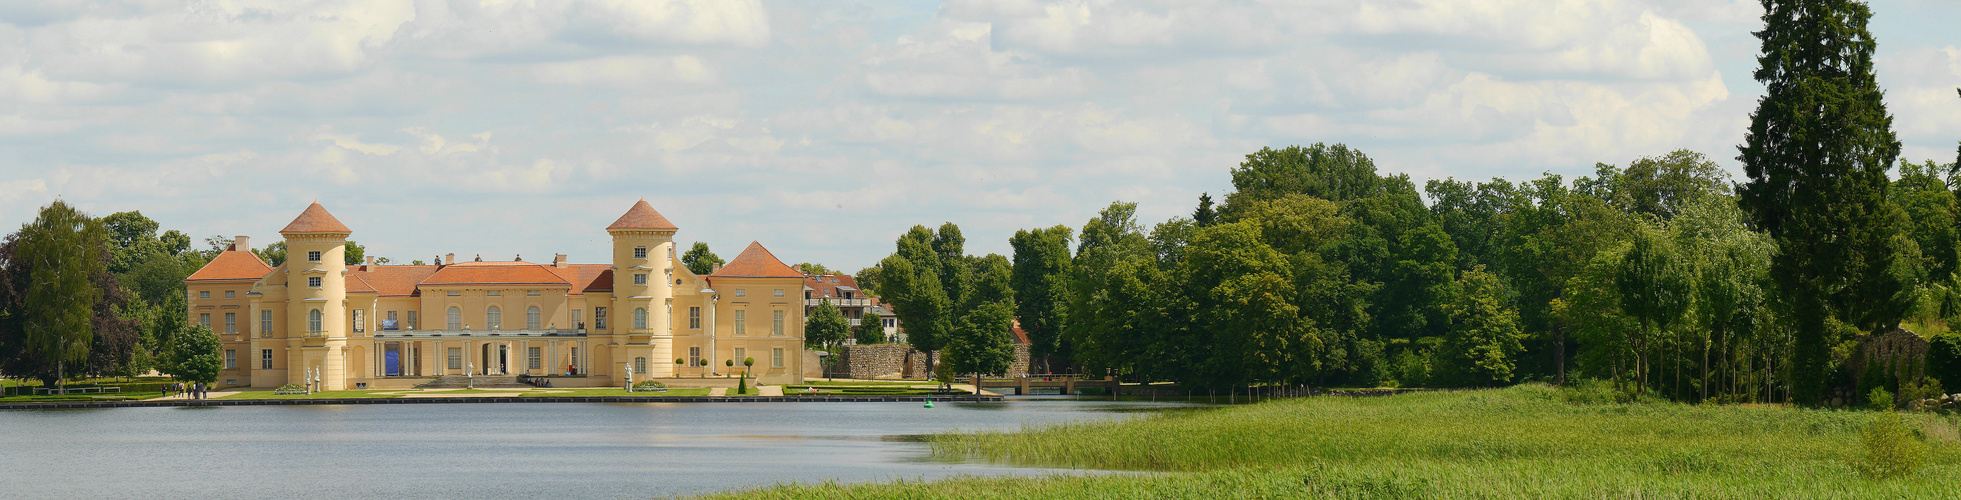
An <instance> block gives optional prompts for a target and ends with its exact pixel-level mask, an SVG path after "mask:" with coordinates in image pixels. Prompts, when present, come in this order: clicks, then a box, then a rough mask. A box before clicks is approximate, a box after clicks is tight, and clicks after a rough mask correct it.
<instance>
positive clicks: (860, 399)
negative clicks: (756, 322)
mask: <svg viewBox="0 0 1961 500" xmlns="http://www.w3.org/2000/svg"><path fill="white" fill-rule="evenodd" d="M927 398H928V396H564V397H551V396H533V397H519V396H493V397H480V396H458V397H441V398H329V399H192V400H183V399H177V400H141V401H49V402H39V403H25V402H23V403H0V410H52V409H80V408H151V407H205V406H299V405H309V406H312V405H385V404H470V403H478V404H480V403H924V402H926V401H927ZM932 400H933V401H940V402H960V403H994V402H1001V401H1005V400H1006V398H1004V397H1002V396H998V395H976V394H953V395H947V396H933V397H932Z"/></svg>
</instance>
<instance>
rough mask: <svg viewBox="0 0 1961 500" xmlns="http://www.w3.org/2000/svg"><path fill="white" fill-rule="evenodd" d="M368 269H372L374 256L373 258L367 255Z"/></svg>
mask: <svg viewBox="0 0 1961 500" xmlns="http://www.w3.org/2000/svg"><path fill="white" fill-rule="evenodd" d="M368 267H374V256H373V255H369V256H368Z"/></svg>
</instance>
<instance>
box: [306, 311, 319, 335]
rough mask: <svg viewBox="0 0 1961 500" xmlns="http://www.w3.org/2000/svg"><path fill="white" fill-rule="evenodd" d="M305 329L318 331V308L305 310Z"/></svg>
mask: <svg viewBox="0 0 1961 500" xmlns="http://www.w3.org/2000/svg"><path fill="white" fill-rule="evenodd" d="M306 331H309V332H317V331H320V310H319V309H314V310H311V311H307V312H306Z"/></svg>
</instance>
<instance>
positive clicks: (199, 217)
mask: <svg viewBox="0 0 1961 500" xmlns="http://www.w3.org/2000/svg"><path fill="white" fill-rule="evenodd" d="M1871 6H1872V9H1873V11H1874V15H1873V19H1872V22H1871V25H1870V30H1871V31H1872V33H1873V35H1874V37H1875V38H1876V39H1877V40H1878V42H1879V46H1878V47H1879V48H1878V52H1877V55H1876V56H1875V60H1876V67H1877V71H1878V78H1879V81H1880V84H1881V85H1882V86H1883V87H1884V88H1885V90H1886V100H1887V105H1888V107H1889V111H1891V112H1892V113H1893V114H1894V116H1895V120H1894V129H1895V131H1896V132H1897V133H1898V134H1899V137H1900V140H1901V141H1902V142H1903V143H1904V146H1905V150H1904V152H1905V154H1904V155H1903V159H1905V160H1909V161H1914V162H1918V161H1921V160H1926V159H1934V160H1937V161H1939V162H1942V163H1945V162H1949V161H1954V159H1955V148H1956V141H1957V140H1958V139H1961V98H1957V96H1956V94H1955V90H1954V89H1955V88H1956V87H1957V86H1961V48H1957V46H1961V30H1957V29H1955V28H1954V25H1953V21H1954V20H1956V19H1961V2H1955V1H1952V0H1877V1H1874V2H1872V4H1871ZM1761 15H1762V7H1761V6H1760V4H1759V3H1758V2H1756V1H1754V0H1748V1H1727V2H1726V1H1722V0H1645V1H1640V0H1475V1H1473V0H1325V1H1276V2H1262V1H1216V2H1215V1H1192V2H1158V1H1125V2H1111V1H1087V2H1085V1H1059V2H1047V1H1035V0H978V1H974V0H955V1H946V2H896V1H893V2H888V1H880V2H859V1H849V0H812V1H754V0H749V1H744V0H695V1H691V0H672V1H662V0H615V1H593V2H555V1H544V0H537V1H506V0H420V1H413V2H410V1H402V0H373V1H367V0H347V1H288V0H279V1H250V0H240V1H189V2H185V1H106V0H105V1H59V0H48V1H34V2H5V3H0V227H6V228H12V227H15V226H14V225H15V224H22V223H26V222H28V221H29V220H31V219H32V218H33V217H34V214H35V211H36V210H37V209H38V208H39V207H42V206H45V205H46V204H48V203H49V202H51V201H53V200H56V199H61V200H64V201H66V202H68V203H70V204H73V205H76V206H78V207H80V208H81V209H82V210H84V211H86V212H89V213H91V214H94V215H97V216H105V215H108V214H111V213H115V212H121V211H130V210H140V211H141V212H142V213H143V214H144V215H147V216H149V217H151V218H153V219H156V220H157V221H158V222H160V223H161V224H162V226H163V228H165V229H177V230H181V231H184V232H186V233H189V234H191V235H193V236H194V238H199V239H201V238H202V237H204V236H210V235H224V236H233V235H246V236H251V237H252V238H253V243H254V244H255V245H257V246H264V245H265V244H267V243H270V242H272V241H276V240H277V239H278V234H277V231H278V230H279V229H280V228H281V227H284V226H285V225H286V224H287V223H288V222H290V221H291V220H292V218H293V217H295V216H297V215H298V214H299V213H300V211H301V210H303V209H305V207H306V206H307V204H308V203H311V202H314V201H318V202H320V203H321V204H322V205H324V206H326V208H327V209H328V210H329V211H330V212H332V213H333V214H334V215H335V216H336V217H338V218H339V219H340V220H341V221H342V222H343V223H345V224H346V225H347V226H348V227H350V228H352V229H353V231H354V233H353V235H352V239H354V240H356V241H358V242H360V243H361V244H363V245H365V246H366V247H367V249H368V253H369V254H371V255H378V256H383V257H387V258H389V259H391V260H392V261H394V262H395V263H408V262H409V261H411V260H415V259H421V260H430V259H432V258H433V257H434V256H436V255H439V254H444V253H455V254H457V255H459V256H461V257H463V258H465V259H469V258H473V257H475V256H482V257H483V258H484V259H485V260H510V259H513V258H516V257H519V256H522V258H523V259H525V260H529V261H534V262H537V261H547V262H548V261H549V260H550V259H551V256H552V254H554V253H563V254H568V255H569V256H570V259H571V260H572V261H573V262H585V263H603V262H605V261H606V259H608V258H609V240H608V237H607V236H606V233H605V231H604V228H605V227H606V226H607V225H608V224H611V223H612V222H613V220H614V219H615V218H617V217H619V216H620V214H622V213H624V212H625V211H626V210H627V209H628V208H629V207H631V206H632V205H633V203H634V202H635V201H636V200H639V199H642V198H645V199H646V200H647V201H648V202H650V203H652V204H653V206H654V207H655V208H656V209H657V210H659V211H660V212H661V213H662V214H664V215H666V216H667V218H668V219H670V220H672V221H673V222H674V223H675V224H676V225H678V226H680V228H681V229H680V232H679V234H677V236H676V240H677V242H679V244H680V245H681V246H682V247H683V248H686V246H687V245H688V244H690V243H692V242H695V241H703V242H707V243H708V244H709V245H710V247H711V248H713V249H714V250H715V251H716V252H717V253H718V254H720V255H721V256H722V257H723V258H725V259H727V258H733V257H734V256H735V254H736V253H738V252H740V251H741V250H742V248H743V247H744V246H746V245H748V244H749V242H751V241H759V242H761V243H762V244H763V245H764V246H765V247H767V248H769V249H770V250H771V251H772V252H773V253H774V254H775V255H776V256H777V257H778V258H780V259H782V260H783V261H785V262H787V263H790V264H795V263H798V262H816V263H820V264H824V265H826V266H829V267H831V268H834V269H839V270H842V271H845V272H852V271H856V270H857V269H859V268H861V267H864V266H869V265H872V264H874V263H876V262H877V261H878V260H879V259H881V258H883V257H884V256H886V255H889V254H890V253H892V250H893V241H894V240H895V239H896V238H897V237H898V236H899V235H900V234H902V233H904V232H905V231H906V230H907V228H910V227H911V226H913V225H916V224H925V225H928V226H929V227H937V226H939V225H940V224H941V223H944V222H953V223H955V224H958V225H959V226H960V228H961V230H962V233H963V234H964V235H965V237H966V239H967V247H966V248H967V251H968V253H972V254H976V255H979V254H986V253H1000V254H1003V255H1009V254H1010V253H1011V249H1010V248H1009V246H1008V244H1007V239H1008V237H1009V236H1011V235H1012V234H1013V233H1014V232H1015V231H1016V230H1018V229H1025V228H1034V227H1048V226H1053V225H1057V224H1061V225H1067V226H1070V227H1081V226H1082V224H1083V222H1084V221H1086V220H1088V219H1089V218H1091V217H1093V216H1094V215H1095V213H1096V211H1097V210H1099V209H1101V208H1102V207H1104V206H1106V205H1108V204H1109V203H1110V202H1112V201H1119V200H1121V201H1130V202H1136V203H1138V204H1139V208H1138V213H1139V216H1140V219H1142V220H1143V222H1145V224H1146V225H1147V226H1148V225H1150V224H1153V223H1155V222H1158V221H1162V220H1165V219H1168V218H1172V217H1177V216H1181V215H1185V214H1189V213H1190V212H1191V210H1192V208H1193V207H1194V206H1195V205H1196V200H1197V198H1198V196H1199V195H1200V194H1201V193H1211V194H1213V195H1214V196H1215V197H1217V196H1219V195H1221V194H1222V193H1224V192H1227V191H1230V189H1231V182H1230V174H1229V173H1230V171H1231V169H1232V168H1233V167H1235V166H1236V165H1238V163H1239V162H1240V161H1241V160H1242V159H1243V158H1244V156H1245V155H1246V154H1247V153H1251V152H1254V151H1257V150H1259V149H1260V148H1262V147H1285V146H1288V145H1296V144H1298V145H1309V144H1314V143H1317V142H1323V143H1329V144H1333V143H1345V144H1348V145H1349V146H1352V147H1355V148H1358V149H1360V150H1361V151H1363V152H1364V153H1366V154H1368V155H1369V156H1370V157H1371V158H1373V159H1374V160H1375V162H1376V165H1377V167H1378V168H1379V169H1380V170H1381V171H1383V172H1384V173H1398V172H1401V173H1408V174H1410V175H1411V176H1412V177H1414V178H1415V179H1416V181H1417V182H1418V184H1419V185H1420V184H1421V183H1423V182H1424V181H1426V180H1429V179H1441V178H1447V177H1453V178H1458V179H1489V178H1492V177H1504V178H1508V179H1513V180H1521V179H1528V178H1536V177H1539V176H1540V175H1542V174H1544V173H1554V174H1560V175H1564V176H1566V177H1567V178H1569V179H1570V178H1572V177H1575V176H1579V175H1587V174H1590V173H1592V171H1593V167H1594V164H1595V163H1609V164H1617V165H1625V164H1627V163H1629V162H1631V161H1633V160H1635V159H1638V158H1641V157H1644V156H1659V155H1663V154H1666V153H1668V152H1670V151H1673V150H1676V149H1690V150H1694V151H1697V152H1701V153H1703V154H1705V155H1708V156H1709V157H1710V158H1711V159H1713V160H1715V161H1716V162H1717V163H1718V164H1720V165H1723V166H1724V167H1725V168H1726V169H1729V170H1730V171H1731V172H1733V175H1739V176H1740V170H1738V168H1739V167H1737V162H1736V160H1735V159H1734V157H1735V156H1736V145H1737V144H1740V143H1741V142H1742V140H1743V133H1744V129H1745V127H1746V126H1747V125H1748V123H1749V113H1750V112H1751V111H1752V109H1753V108H1754V107H1755V104H1756V101H1757V99H1758V98H1759V97H1760V95H1761V94H1762V86H1761V85H1759V84H1758V83H1756V82H1755V81H1753V80H1752V78H1751V75H1750V73H1751V71H1752V70H1754V69H1755V67H1756V60H1755V57H1756V53H1757V50H1758V45H1757V42H1756V39H1755V38H1753V37H1752V36H1751V35H1750V32H1751V31H1752V30H1756V29H1760V28H1761V24H1762V23H1761V20H1760V19H1759V16H1761Z"/></svg>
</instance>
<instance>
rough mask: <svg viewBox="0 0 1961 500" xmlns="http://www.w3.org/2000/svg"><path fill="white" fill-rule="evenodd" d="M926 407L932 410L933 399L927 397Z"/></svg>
mask: <svg viewBox="0 0 1961 500" xmlns="http://www.w3.org/2000/svg"><path fill="white" fill-rule="evenodd" d="M926 407H927V408H932V407H933V398H930V397H928V398H926Z"/></svg>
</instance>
